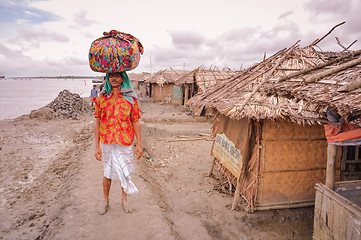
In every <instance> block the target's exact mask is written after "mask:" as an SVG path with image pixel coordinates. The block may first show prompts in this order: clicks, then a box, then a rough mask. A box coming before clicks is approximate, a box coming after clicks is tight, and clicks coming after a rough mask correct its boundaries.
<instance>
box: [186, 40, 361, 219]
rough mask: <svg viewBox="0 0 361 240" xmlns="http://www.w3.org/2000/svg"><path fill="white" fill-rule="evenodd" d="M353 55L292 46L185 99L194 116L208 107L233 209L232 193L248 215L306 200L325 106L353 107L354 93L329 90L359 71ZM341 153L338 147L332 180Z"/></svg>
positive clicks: (321, 143)
mask: <svg viewBox="0 0 361 240" xmlns="http://www.w3.org/2000/svg"><path fill="white" fill-rule="evenodd" d="M359 55H360V52H352V53H346V54H343V56H336V55H335V54H331V53H330V54H325V53H320V52H317V51H316V50H315V49H314V48H313V47H312V46H307V47H304V48H301V47H299V46H298V45H297V43H296V44H295V45H293V46H292V47H290V48H287V49H283V50H281V51H279V52H278V53H276V54H274V55H273V56H271V57H269V58H267V59H265V60H264V61H262V62H260V63H258V64H256V65H254V66H253V67H251V68H249V69H247V70H245V71H244V72H241V73H239V74H237V75H235V76H233V77H232V78H231V79H229V80H228V81H224V82H222V83H221V84H217V85H216V86H214V87H212V88H210V89H209V90H207V91H206V92H204V93H202V94H198V95H196V96H195V97H193V98H192V99H191V100H190V102H189V104H190V106H191V108H192V111H193V112H194V113H200V112H201V109H203V108H204V107H212V108H214V109H215V112H216V114H215V119H214V124H213V133H214V136H215V139H216V140H215V142H214V144H213V148H212V155H213V156H214V159H215V163H216V164H217V165H218V166H219V168H220V169H221V171H222V172H223V173H224V175H225V176H227V177H228V179H229V181H230V182H231V183H232V184H233V185H235V186H237V187H236V191H235V198H234V201H233V204H232V208H233V209H234V208H235V207H236V205H237V202H238V198H239V195H241V196H242V197H243V198H244V199H245V200H246V202H247V208H246V210H247V211H250V212H253V211H254V210H256V209H260V210H261V209H277V208H289V207H297V206H309V205H313V204H314V199H315V188H314V187H315V184H316V183H323V182H325V179H326V162H327V141H326V138H325V133H324V128H323V126H322V124H323V123H329V122H328V120H327V118H326V114H325V113H326V109H327V107H328V106H333V107H336V108H337V109H338V110H339V111H340V112H341V111H343V112H347V113H354V112H355V111H359V110H360V108H361V95H360V92H359V90H353V91H351V92H347V93H343V92H338V91H337V90H339V89H340V87H341V86H343V87H346V86H347V87H348V86H350V85H352V84H351V83H353V82H354V80H355V77H356V76H357V75H358V76H359V75H360V72H359V68H358V67H357V66H359V65H354V62H353V61H354V59H355V58H357V59H358V58H359ZM347 63H352V64H349V65H344V64H347ZM356 64H359V62H358V60H357V63H356ZM330 69H334V70H336V71H331V70H330ZM342 74H343V76H342ZM341 157H342V154H341V151H339V152H338V153H337V156H336V159H337V162H336V166H337V168H336V174H335V178H336V180H337V181H338V180H340V176H341V175H342V170H340V169H341V168H340V166H341ZM212 169H213V165H212ZM212 169H211V171H212Z"/></svg>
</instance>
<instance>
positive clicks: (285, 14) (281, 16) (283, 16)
mask: <svg viewBox="0 0 361 240" xmlns="http://www.w3.org/2000/svg"><path fill="white" fill-rule="evenodd" d="M292 14H293V11H287V12H285V13H283V14H281V15H280V16H279V17H278V19H283V18H287V17H288V16H290V15H292Z"/></svg>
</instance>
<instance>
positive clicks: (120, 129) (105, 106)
mask: <svg viewBox="0 0 361 240" xmlns="http://www.w3.org/2000/svg"><path fill="white" fill-rule="evenodd" d="M95 117H96V118H100V128H99V132H100V140H101V142H102V143H112V144H120V145H124V146H130V145H132V143H133V140H134V135H135V132H134V128H133V124H132V122H136V121H138V120H139V119H140V118H141V115H140V109H139V105H138V102H137V101H136V100H135V103H134V105H132V104H131V103H130V102H128V101H127V100H126V99H125V98H124V97H123V95H122V94H121V93H119V98H118V99H115V98H113V97H112V94H109V96H108V97H106V96H103V95H100V96H99V97H98V98H97V99H96V101H95Z"/></svg>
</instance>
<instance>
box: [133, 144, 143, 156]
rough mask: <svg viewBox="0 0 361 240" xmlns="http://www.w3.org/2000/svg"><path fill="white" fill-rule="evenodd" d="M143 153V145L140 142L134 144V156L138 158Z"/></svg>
mask: <svg viewBox="0 0 361 240" xmlns="http://www.w3.org/2000/svg"><path fill="white" fill-rule="evenodd" d="M142 155H143V147H142V145H141V144H137V145H136V146H135V156H136V157H137V159H139V158H140V157H141V156H142Z"/></svg>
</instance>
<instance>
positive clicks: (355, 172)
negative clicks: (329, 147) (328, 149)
mask: <svg viewBox="0 0 361 240" xmlns="http://www.w3.org/2000/svg"><path fill="white" fill-rule="evenodd" d="M352 180H361V147H360V145H358V146H344V147H342V159H341V181H352Z"/></svg>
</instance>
